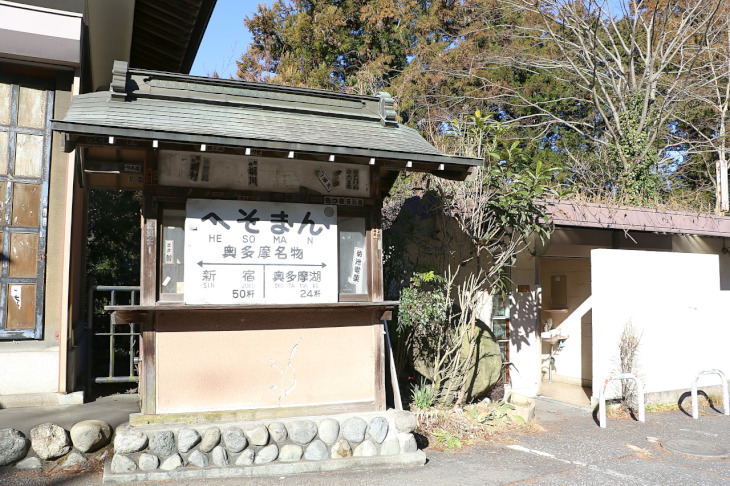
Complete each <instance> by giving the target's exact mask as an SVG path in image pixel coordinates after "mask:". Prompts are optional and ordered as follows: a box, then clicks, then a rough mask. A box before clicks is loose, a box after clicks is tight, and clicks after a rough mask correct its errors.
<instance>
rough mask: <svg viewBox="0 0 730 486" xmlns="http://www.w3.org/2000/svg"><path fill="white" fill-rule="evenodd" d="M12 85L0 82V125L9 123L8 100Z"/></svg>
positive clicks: (11, 92)
mask: <svg viewBox="0 0 730 486" xmlns="http://www.w3.org/2000/svg"><path fill="white" fill-rule="evenodd" d="M12 94H13V87H12V86H11V85H9V84H5V83H0V125H10V100H11V96H12Z"/></svg>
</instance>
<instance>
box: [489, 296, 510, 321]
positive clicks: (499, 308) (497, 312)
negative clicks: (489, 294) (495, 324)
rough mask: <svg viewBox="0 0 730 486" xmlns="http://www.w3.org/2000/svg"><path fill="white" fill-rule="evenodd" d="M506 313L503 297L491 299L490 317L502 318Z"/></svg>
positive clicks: (504, 297)
mask: <svg viewBox="0 0 730 486" xmlns="http://www.w3.org/2000/svg"><path fill="white" fill-rule="evenodd" d="M506 312H507V297H506V296H505V295H495V296H494V297H493V298H492V317H504V316H506V315H507V314H506Z"/></svg>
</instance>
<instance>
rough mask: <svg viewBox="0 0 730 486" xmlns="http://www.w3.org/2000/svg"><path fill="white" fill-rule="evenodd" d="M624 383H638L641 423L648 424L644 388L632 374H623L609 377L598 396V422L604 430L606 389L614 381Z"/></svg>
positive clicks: (637, 391) (637, 392)
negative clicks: (631, 381) (629, 381)
mask: <svg viewBox="0 0 730 486" xmlns="http://www.w3.org/2000/svg"><path fill="white" fill-rule="evenodd" d="M616 380H619V381H624V380H634V382H635V383H636V394H637V395H638V398H639V422H646V415H645V412H644V386H643V385H642V384H641V382H640V381H639V379H638V378H637V377H635V376H634V375H632V374H631V373H622V374H620V375H616V376H609V377H608V378H606V381H604V382H603V387H601V391H600V392H599V394H598V422H599V425H600V426H601V428H602V429H605V428H606V387H607V386H608V384H609V383H610V382H612V381H616Z"/></svg>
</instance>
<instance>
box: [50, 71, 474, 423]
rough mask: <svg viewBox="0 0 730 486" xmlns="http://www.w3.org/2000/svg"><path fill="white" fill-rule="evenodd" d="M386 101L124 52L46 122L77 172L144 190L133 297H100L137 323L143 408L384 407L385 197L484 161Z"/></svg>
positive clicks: (236, 412)
mask: <svg viewBox="0 0 730 486" xmlns="http://www.w3.org/2000/svg"><path fill="white" fill-rule="evenodd" d="M392 103H393V101H392V99H391V98H390V97H389V95H387V94H386V93H383V94H381V96H380V97H369V96H354V95H346V94H341V93H333V92H326V91H316V90H309V89H302V88H291V87H283V86H276V85H266V84H256V83H245V82H236V81H226V80H219V79H207V78H199V77H192V76H183V75H176V74H169V73H160V72H151V71H141V70H134V69H128V68H127V66H126V64H124V63H120V62H117V63H115V69H114V81H113V83H112V86H111V90H110V92H103V93H90V94H85V95H80V96H76V97H74V99H73V102H72V104H71V107H70V109H69V110H68V112H67V114H66V116H65V118H64V119H63V120H57V121H54V129H55V130H57V131H60V132H63V133H64V134H65V150H66V151H71V150H76V151H77V152H76V154H77V156H76V161H77V173H78V174H79V175H80V177H81V182H82V185H83V187H109V188H122V189H129V190H141V191H142V194H143V200H144V203H143V214H142V270H141V288H142V291H141V294H142V296H141V303H140V305H136V306H116V307H110V308H109V309H110V310H112V311H114V312H115V313H116V319H117V322H122V321H126V322H137V323H142V325H143V337H142V346H141V355H142V356H141V372H140V377H141V383H140V395H141V402H142V406H141V408H142V410H141V411H142V414H141V415H140V416H139V417H137V418H136V420H137V421H138V422H139V423H159V419H163V420H170V421H175V420H179V419H181V417H183V416H185V415H188V414H201V413H203V414H208V418H211V417H215V416H218V417H235V418H237V419H239V420H246V419H252V418H256V419H258V418H264V417H288V416H303V415H322V414H336V413H344V412H361V411H380V410H385V407H386V400H385V387H384V382H385V380H384V376H385V372H384V363H385V345H384V328H383V321H384V320H385V319H387V318H388V317H389V315H390V310H391V309H392V308H393V306H395V305H397V302H390V301H383V279H382V239H381V230H380V208H381V204H382V200H383V197H384V196H385V195H387V192H388V190H389V188H390V186H391V184H392V183H393V181H394V180H395V177H396V175H397V174H398V171H401V170H414V171H433V172H434V173H436V174H438V175H441V176H444V177H449V178H458V179H463V178H464V177H466V175H467V173H468V171H469V168H470V167H472V166H475V165H478V164H480V163H481V161H480V160H478V159H470V158H461V157H452V156H447V155H444V154H442V153H440V152H438V151H437V150H436V149H435V148H434V147H432V146H431V145H430V144H429V143H428V142H426V141H425V140H424V139H423V138H422V137H421V136H420V135H419V134H418V133H417V132H415V131H414V130H412V129H410V128H407V127H404V126H401V125H399V124H397V123H396V120H395V112H394V111H393V106H392ZM156 420H157V421H156Z"/></svg>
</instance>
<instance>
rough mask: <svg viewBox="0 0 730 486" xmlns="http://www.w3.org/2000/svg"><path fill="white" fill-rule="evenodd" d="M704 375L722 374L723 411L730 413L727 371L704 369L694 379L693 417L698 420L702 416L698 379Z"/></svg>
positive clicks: (725, 413) (726, 413)
mask: <svg viewBox="0 0 730 486" xmlns="http://www.w3.org/2000/svg"><path fill="white" fill-rule="evenodd" d="M702 375H720V379H721V380H722V411H723V414H724V415H730V407H729V406H728V395H727V380H725V373H723V372H722V371H720V370H714V369H713V370H703V371H700V372H699V373H697V376H695V379H694V380H693V381H692V418H693V419H695V420H697V419H698V418H699V416H700V413H699V407H698V405H697V381H698V380H699V379H700V376H702Z"/></svg>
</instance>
